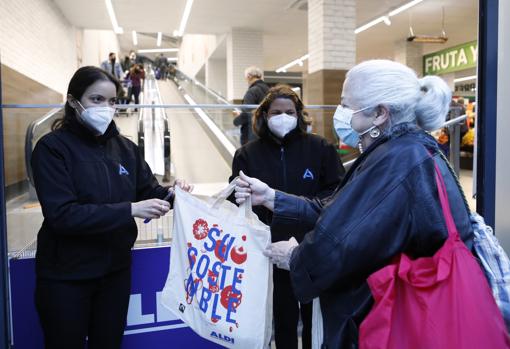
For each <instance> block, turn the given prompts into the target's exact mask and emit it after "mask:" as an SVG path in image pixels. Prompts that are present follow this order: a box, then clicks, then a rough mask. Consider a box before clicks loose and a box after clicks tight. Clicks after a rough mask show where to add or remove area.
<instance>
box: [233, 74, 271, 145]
mask: <svg viewBox="0 0 510 349" xmlns="http://www.w3.org/2000/svg"><path fill="white" fill-rule="evenodd" d="M244 78H245V79H246V82H248V86H249V88H248V91H246V93H245V94H244V97H243V104H259V103H260V102H262V100H263V99H264V97H265V95H266V93H267V91H268V90H269V86H267V84H266V83H265V82H264V80H262V70H261V69H260V68H257V67H255V66H251V67H248V68H246V69H245V71H244ZM233 114H234V116H235V118H234V125H235V126H241V145H245V144H246V143H248V142H249V141H251V140H253V139H255V138H256V136H255V135H254V134H253V132H252V120H251V119H252V115H251V111H250V109H243V110H242V111H241V112H240V113H239V112H238V111H234V113H233Z"/></svg>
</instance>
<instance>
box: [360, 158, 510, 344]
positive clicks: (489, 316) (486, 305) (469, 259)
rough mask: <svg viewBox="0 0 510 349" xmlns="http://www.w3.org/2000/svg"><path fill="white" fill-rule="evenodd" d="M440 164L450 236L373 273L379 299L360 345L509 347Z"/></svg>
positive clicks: (373, 287)
mask: <svg viewBox="0 0 510 349" xmlns="http://www.w3.org/2000/svg"><path fill="white" fill-rule="evenodd" d="M435 167H436V183H437V187H438V193H439V198H440V201H441V206H442V209H443V214H444V218H445V221H446V226H447V228H448V239H447V240H446V241H445V243H444V245H443V246H442V247H441V248H440V249H439V250H438V251H437V252H436V253H435V255H434V256H432V257H423V258H418V259H414V260H413V259H411V258H410V257H409V256H407V255H405V254H403V253H402V254H401V255H399V256H398V257H396V258H395V260H394V261H393V262H392V263H391V264H390V265H388V266H386V267H384V268H382V269H381V270H379V271H377V272H375V273H373V274H372V275H371V276H370V277H369V278H368V280H367V281H368V284H369V286H370V289H371V291H372V295H373V297H374V299H375V304H374V306H373V308H372V309H371V311H370V313H369V314H368V316H367V317H366V318H365V320H364V321H363V322H362V324H361V327H360V334H359V348H360V349H390V348H391V349H485V348H487V349H489V348H490V349H499V348H510V341H509V337H508V334H507V332H506V330H505V325H504V322H503V317H502V315H501V312H500V310H499V308H498V307H497V305H496V302H495V300H494V298H493V296H492V293H491V290H490V288H489V285H488V283H487V280H486V278H485V276H484V274H483V272H482V270H481V268H480V266H479V264H478V262H477V261H476V259H475V258H474V256H473V255H472V253H471V252H470V251H469V250H468V249H467V247H466V246H465V245H464V243H463V242H462V240H461V239H460V236H459V233H458V231H457V228H456V227H455V222H454V220H453V217H452V214H451V210H450V204H449V202H448V196H447V193H446V187H445V185H444V180H443V177H442V175H441V172H440V171H439V168H438V166H437V164H435Z"/></svg>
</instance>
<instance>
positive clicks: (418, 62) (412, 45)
mask: <svg viewBox="0 0 510 349" xmlns="http://www.w3.org/2000/svg"><path fill="white" fill-rule="evenodd" d="M394 59H395V61H396V62H399V63H402V64H405V65H407V66H408V67H409V68H411V69H413V70H414V71H416V73H417V74H418V76H423V44H421V43H417V42H409V41H407V40H405V39H402V40H399V41H397V42H395V57H394Z"/></svg>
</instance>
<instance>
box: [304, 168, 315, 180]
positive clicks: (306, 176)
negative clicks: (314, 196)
mask: <svg viewBox="0 0 510 349" xmlns="http://www.w3.org/2000/svg"><path fill="white" fill-rule="evenodd" d="M303 179H311V180H313V179H314V176H313V173H312V171H310V169H309V168H307V169H306V170H305V173H303Z"/></svg>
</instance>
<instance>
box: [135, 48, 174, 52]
mask: <svg viewBox="0 0 510 349" xmlns="http://www.w3.org/2000/svg"><path fill="white" fill-rule="evenodd" d="M160 52H179V49H178V48H151V49H143V50H138V53H160Z"/></svg>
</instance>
